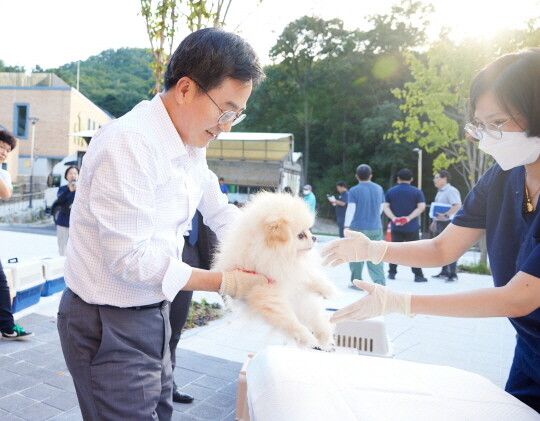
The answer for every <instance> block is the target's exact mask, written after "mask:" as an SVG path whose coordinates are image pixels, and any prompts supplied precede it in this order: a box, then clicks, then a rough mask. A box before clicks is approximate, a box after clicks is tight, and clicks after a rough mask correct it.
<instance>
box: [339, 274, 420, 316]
mask: <svg viewBox="0 0 540 421" xmlns="http://www.w3.org/2000/svg"><path fill="white" fill-rule="evenodd" d="M353 282H354V284H355V285H356V286H357V287H358V288H361V289H363V290H366V291H367V292H368V294H367V295H366V296H364V297H363V298H360V299H359V300H358V301H355V302H354V303H352V304H349V305H348V306H346V307H343V308H342V309H341V310H338V311H336V312H335V313H334V315H333V316H332V318H331V319H330V321H331V322H332V323H338V322H343V321H347V320H364V319H370V318H372V317H377V316H383V315H385V314H390V313H402V314H405V315H406V316H408V317H414V316H415V314H411V294H410V293H408V292H397V291H394V290H392V289H390V288H387V287H385V286H382V285H379V284H374V283H371V282H363V281H358V280H356V279H355V280H354V281H353Z"/></svg>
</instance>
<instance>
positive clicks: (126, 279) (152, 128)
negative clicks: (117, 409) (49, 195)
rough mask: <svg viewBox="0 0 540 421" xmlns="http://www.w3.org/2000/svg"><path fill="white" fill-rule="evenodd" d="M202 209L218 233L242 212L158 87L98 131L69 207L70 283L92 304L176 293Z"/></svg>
mask: <svg viewBox="0 0 540 421" xmlns="http://www.w3.org/2000/svg"><path fill="white" fill-rule="evenodd" d="M197 208H198V209H199V210H200V211H201V213H202V214H203V217H204V221H205V223H206V224H207V225H208V226H209V227H210V228H211V229H212V230H213V231H214V232H215V233H216V234H217V235H218V237H222V235H223V232H224V230H225V228H226V226H229V224H230V223H231V222H232V221H234V220H235V219H236V218H237V216H238V214H239V211H238V209H237V208H236V206H234V205H229V204H228V203H227V197H226V196H225V195H224V194H223V193H221V190H220V188H219V183H218V180H217V177H216V176H215V174H214V173H212V172H211V171H210V170H209V169H208V165H207V163H206V149H204V148H202V149H201V148H192V147H190V146H185V145H184V143H183V142H182V140H181V139H180V136H179V135H178V132H177V131H176V129H175V128H174V126H173V124H172V121H171V119H170V118H169V115H168V114H167V111H166V109H165V106H164V105H163V102H162V100H161V98H160V96H159V94H158V95H156V96H155V97H154V99H153V100H152V101H143V102H141V103H140V104H138V105H137V106H136V107H135V108H134V109H133V110H131V111H130V112H129V113H127V114H126V115H125V116H123V117H121V118H119V119H118V120H115V121H113V122H112V123H110V124H108V125H107V126H105V127H103V128H102V129H101V130H100V131H99V132H98V133H96V135H95V136H94V137H93V138H92V142H91V143H90V146H89V148H88V152H87V153H86V155H85V157H84V164H83V166H82V169H81V174H80V178H79V181H78V183H77V194H76V195H75V202H74V204H73V207H72V211H71V217H70V228H69V236H70V239H69V242H68V247H67V254H66V255H67V258H66V265H65V279H66V284H67V286H68V287H69V288H70V289H71V290H72V291H73V292H74V293H75V294H77V295H78V296H80V297H81V298H82V299H83V300H84V301H86V302H87V303H90V304H108V305H113V306H117V307H132V306H139V305H146V304H153V303H157V302H160V301H163V300H165V299H167V300H169V301H171V300H172V299H173V298H174V296H175V295H176V293H177V292H178V291H179V290H180V289H181V288H182V287H183V286H184V285H185V284H186V282H187V280H188V279H189V277H190V276H191V268H190V267H189V266H188V265H186V264H185V263H182V261H181V260H180V259H181V256H182V248H183V246H184V237H183V233H184V232H186V231H187V229H188V227H189V224H190V222H191V218H192V217H193V215H194V213H195V209H197Z"/></svg>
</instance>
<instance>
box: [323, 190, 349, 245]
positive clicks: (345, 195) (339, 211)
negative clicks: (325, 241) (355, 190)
mask: <svg viewBox="0 0 540 421" xmlns="http://www.w3.org/2000/svg"><path fill="white" fill-rule="evenodd" d="M336 190H337V191H338V193H339V196H338V198H337V199H336V198H335V197H334V196H332V195H331V196H328V200H329V201H330V203H331V204H332V206H334V207H335V208H336V222H337V224H338V227H339V236H340V238H343V237H344V234H343V226H344V224H345V213H346V212H347V202H348V200H349V192H348V191H347V185H346V184H345V182H344V181H338V182H337V183H336Z"/></svg>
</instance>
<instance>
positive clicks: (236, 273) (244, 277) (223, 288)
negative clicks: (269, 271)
mask: <svg viewBox="0 0 540 421" xmlns="http://www.w3.org/2000/svg"><path fill="white" fill-rule="evenodd" d="M269 283H270V281H269V280H268V278H267V277H266V276H264V275H260V274H258V273H255V272H248V271H244V270H241V269H235V270H231V271H226V272H222V277H221V285H220V287H219V290H218V293H219V294H220V295H228V296H230V297H232V298H235V299H242V298H244V297H245V296H246V294H247V293H248V292H249V291H250V290H251V289H252V288H253V287H254V286H255V285H267V284H269Z"/></svg>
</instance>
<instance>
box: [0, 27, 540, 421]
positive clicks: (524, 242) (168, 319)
mask: <svg viewBox="0 0 540 421" xmlns="http://www.w3.org/2000/svg"><path fill="white" fill-rule="evenodd" d="M539 68H540V49H529V50H525V51H523V52H519V53H516V54H509V55H506V56H503V57H501V58H500V59H498V60H496V61H495V62H493V63H492V64H490V65H489V66H487V67H486V68H485V69H484V70H482V71H481V72H480V73H479V74H478V75H477V76H476V78H475V79H474V81H473V83H472V86H471V91H470V101H471V120H472V122H471V123H470V124H468V125H467V126H466V128H465V129H466V130H467V132H468V134H469V136H470V137H471V139H475V140H478V141H479V147H480V149H482V150H483V151H485V152H486V153H488V154H490V155H492V156H493V157H494V158H495V160H496V161H497V163H498V164H497V165H495V166H493V167H492V168H491V169H490V170H488V172H487V173H486V174H485V175H484V176H483V177H482V179H481V180H480V181H479V183H478V184H477V185H476V186H475V187H474V189H473V190H472V191H471V192H470V193H469V194H468V195H467V197H466V199H465V201H464V203H463V205H462V204H461V198H460V195H459V192H457V191H456V190H455V189H454V188H453V187H452V186H451V185H450V174H449V173H448V172H445V171H439V172H438V173H437V174H436V175H435V178H434V183H435V185H436V187H437V188H438V193H437V197H436V198H435V202H436V203H439V204H440V205H439V206H440V207H439V208H438V210H439V211H437V212H436V213H435V214H433V215H432V217H433V221H434V224H433V229H434V233H435V235H436V236H435V237H434V238H432V239H429V240H419V223H418V218H419V215H420V214H421V213H422V212H424V211H425V208H426V203H425V198H424V195H423V194H422V192H421V191H420V190H418V189H417V188H415V187H413V186H412V185H411V182H412V181H413V177H412V173H411V172H410V170H408V169H406V168H404V169H402V170H400V171H399V172H398V173H397V185H396V186H394V187H392V188H391V189H390V190H388V191H387V192H386V194H385V192H384V191H383V189H382V187H381V186H379V185H378V184H376V183H374V182H373V181H371V179H372V176H373V173H372V169H371V167H370V166H369V165H367V164H361V165H359V166H358V167H357V169H356V172H355V177H356V179H357V181H358V183H357V184H356V185H355V186H353V187H351V188H350V189H347V186H346V185H345V183H343V182H338V183H337V184H336V190H337V192H338V193H339V196H338V197H337V198H336V197H335V196H333V195H329V197H328V198H329V200H330V202H331V203H332V205H334V206H335V207H336V220H337V222H338V224H342V226H340V237H341V236H342V237H343V238H339V239H337V240H334V241H332V242H330V243H329V244H328V245H327V246H326V247H325V249H324V250H323V256H324V258H325V263H326V264H330V265H338V264H342V263H349V265H350V269H351V280H352V281H353V285H354V286H355V287H356V288H359V289H363V290H365V291H367V292H368V294H367V295H366V296H364V297H363V298H361V299H360V300H358V301H356V302H354V303H352V304H350V305H349V306H346V307H345V308H343V309H341V310H339V311H337V312H336V313H335V315H334V316H333V321H335V322H337V321H342V320H351V319H352V320H359V319H363V318H367V317H374V316H378V315H382V314H388V313H391V312H400V313H403V314H405V315H407V316H411V317H412V316H414V315H415V314H435V315H443V316H454V317H494V316H507V317H509V318H510V321H511V322H512V324H513V325H514V327H515V328H516V331H517V333H518V339H517V345H516V350H515V358H514V361H513V364H512V368H511V370H510V376H509V379H508V383H507V385H506V390H507V391H508V392H509V393H511V394H513V395H514V396H516V397H517V398H518V399H520V400H522V401H523V402H525V403H527V404H528V405H530V406H531V407H532V408H534V409H536V410H537V411H540V370H539V367H540V310H538V308H539V307H540V281H539V278H540V245H539V244H538V243H539V241H540V218H538V217H537V211H536V210H537V204H538V193H539V191H540V159H539V156H540V138H539V136H540V115H539V113H540V76H539V75H540V73H539V72H538V69H539ZM263 78H264V73H263V70H262V67H261V65H260V63H259V60H258V58H257V56H256V54H255V52H254V51H253V49H252V47H251V46H250V45H249V44H248V43H247V42H246V41H245V40H243V39H242V38H241V37H239V36H238V35H235V34H233V33H229V32H226V31H224V30H222V29H219V28H206V29H201V30H198V31H195V32H193V33H191V34H190V35H188V36H187V37H186V38H185V39H184V40H183V41H182V42H181V44H180V45H179V46H178V48H177V49H176V51H175V52H174V54H173V55H172V56H171V58H170V60H169V63H168V65H167V69H166V72H165V83H164V86H165V88H164V91H163V92H161V93H157V94H156V95H155V97H154V98H153V99H152V100H150V101H143V102H141V103H140V104H138V105H137V106H136V107H135V108H134V109H133V110H132V111H130V112H128V113H127V114H126V115H124V116H122V117H121V118H119V119H117V120H115V121H113V122H112V123H110V124H109V125H107V126H105V127H104V128H102V129H101V130H100V131H99V132H98V133H97V134H96V135H95V136H94V138H93V139H92V143H91V144H90V146H89V149H88V152H87V153H86V156H85V161H84V165H83V167H82V168H81V171H80V175H79V171H78V169H77V171H73V172H72V173H70V172H69V171H66V179H67V181H68V186H67V188H66V189H65V190H66V191H64V192H63V193H62V195H63V194H65V198H66V199H67V197H68V196H69V195H70V194H71V195H72V196H73V203H72V206H70V215H69V221H68V226H69V239H66V238H65V237H67V235H63V236H62V244H63V242H64V239H65V241H67V245H66V250H65V254H66V264H65V271H64V275H65V281H66V284H67V288H66V289H65V291H64V292H63V294H62V298H61V301H60V305H59V310H58V323H57V324H58V331H59V335H60V341H61V345H62V351H63V355H64V358H65V361H66V364H67V367H68V369H69V371H70V373H71V376H72V378H73V382H74V385H75V389H76V393H77V397H78V401H79V406H80V409H81V412H82V415H83V418H84V419H88V420H118V419H133V420H136V419H155V418H157V419H160V420H169V419H171V417H172V411H173V407H172V401H173V399H174V400H175V401H177V402H183V403H189V402H191V401H192V400H193V397H191V396H189V395H185V394H183V393H182V392H181V391H179V390H178V389H177V388H176V386H175V384H174V381H173V374H172V370H173V368H174V354H175V352H174V351H175V349H176V344H177V343H178V339H179V337H180V330H181V327H182V325H183V323H184V322H185V316H186V312H187V310H186V309H187V307H188V306H189V301H190V299H191V293H192V291H195V290H201V291H215V292H218V293H219V294H221V295H228V296H231V297H233V298H237V299H242V298H243V297H244V296H245V294H246V293H247V290H246V289H249V288H251V287H252V286H253V285H258V284H264V285H266V284H267V283H268V280H267V279H266V277H265V276H264V275H263V274H257V273H252V272H245V271H243V270H241V268H239V269H236V270H233V271H229V272H223V273H221V272H217V271H212V270H210V269H209V266H208V264H207V256H206V253H207V252H208V250H210V248H211V247H212V244H215V242H216V241H219V239H220V238H222V236H223V234H224V232H225V230H226V229H227V228H228V227H229V226H231V224H232V223H234V221H235V220H236V218H238V215H239V212H240V211H239V209H238V208H237V207H236V206H234V205H233V204H229V203H228V200H227V197H226V194H227V191H228V189H227V187H226V185H225V183H224V180H221V182H220V180H218V178H217V177H216V176H215V175H214V174H213V173H212V172H211V171H210V170H209V169H208V166H207V164H206V158H205V153H204V149H205V147H206V146H207V145H208V144H209V142H211V141H212V140H214V139H215V138H216V137H217V136H218V135H219V133H221V132H223V131H230V130H231V127H232V125H234V124H236V123H237V122H240V121H241V120H242V119H243V118H244V117H245V114H243V112H244V110H245V109H246V106H247V101H248V99H249V97H250V95H251V92H252V89H253V87H254V86H255V85H257V83H258V82H260V81H261V80H262V79H263ZM5 139H6V138H0V151H1V153H2V155H0V158H2V159H5V155H6V154H7V153H8V152H9V151H10V150H11V149H13V147H15V144H14V143H10V142H11V140H9V139H8V140H5ZM73 170H74V169H73ZM75 173H76V174H75ZM0 176H1V178H0V197H2V198H3V199H5V198H6V197H9V195H7V196H6V194H5V192H6V191H8V192H9V191H10V182H9V180H7V181H6V177H5V174H4V173H3V172H1V171H0ZM119 179H122V180H123V182H122V183H120V184H119V185H117V186H116V188H115V189H111V188H110V180H119ZM73 181H75V183H73ZM75 191H77V194H75ZM303 197H304V200H305V201H306V203H307V205H308V206H309V207H310V209H312V211H313V212H315V209H316V199H315V195H314V193H313V189H312V186H311V185H309V184H306V185H305V186H303ZM196 212H200V215H199V213H196ZM382 212H384V213H385V214H386V215H387V216H388V218H390V220H391V225H392V242H386V241H384V240H383V229H382V222H381V214H382ZM61 226H65V225H61ZM205 227H206V228H205ZM206 229H208V231H206V233H205V232H204V230H206ZM484 234H486V236H487V246H488V253H489V257H490V262H491V270H492V274H493V279H494V282H495V286H496V287H498V288H489V289H484V290H478V291H470V292H466V293H460V294H447V295H431V296H423V295H411V294H407V293H400V292H396V291H393V290H391V289H390V288H387V287H386V286H385V275H384V271H383V265H382V262H388V263H390V264H391V265H390V271H389V273H388V276H389V277H390V278H392V277H395V275H396V273H397V265H405V266H410V267H412V271H413V273H414V277H415V278H414V280H415V281H417V282H425V281H426V279H425V277H424V276H423V273H422V270H421V267H428V266H439V265H440V266H441V267H442V269H441V273H440V275H439V276H440V277H443V276H444V277H445V279H446V280H448V281H454V280H455V279H456V277H457V275H456V270H455V262H456V260H457V258H458V257H459V256H461V255H462V254H463V253H464V252H465V251H467V250H468V249H469V248H470V247H471V246H472V245H473V244H474V243H476V242H477V241H478V240H479V239H480V238H481V237H482V236H483V235H484ZM214 237H215V238H214ZM203 239H204V244H203ZM59 241H60V235H59ZM59 245H60V243H59ZM197 245H200V246H201V247H202V249H203V251H204V254H205V255H203V254H201V253H200V250H198V249H197ZM364 262H367V267H368V271H369V274H370V276H371V278H372V280H373V283H367V282H362V281H360V279H362V270H363V264H364ZM2 274H3V272H2V271H1V266H0V293H1V294H4V291H5V288H4V284H5V276H2ZM170 303H172V305H170ZM0 304H1V308H0V311H1V315H2V317H1V319H0V321H1V322H2V325H1V329H2V336H3V337H4V338H5V335H6V336H7V339H9V338H14V339H20V338H23V337H25V336H26V337H28V336H30V335H31V333H29V332H25V331H24V329H22V328H21V327H18V326H15V324H14V323H13V317H12V315H11V317H10V311H9V310H10V309H9V306H7V304H5V303H4V298H3V295H2V299H1V301H0ZM171 326H174V332H172V331H171ZM167 345H169V346H167ZM171 359H172V361H171Z"/></svg>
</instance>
